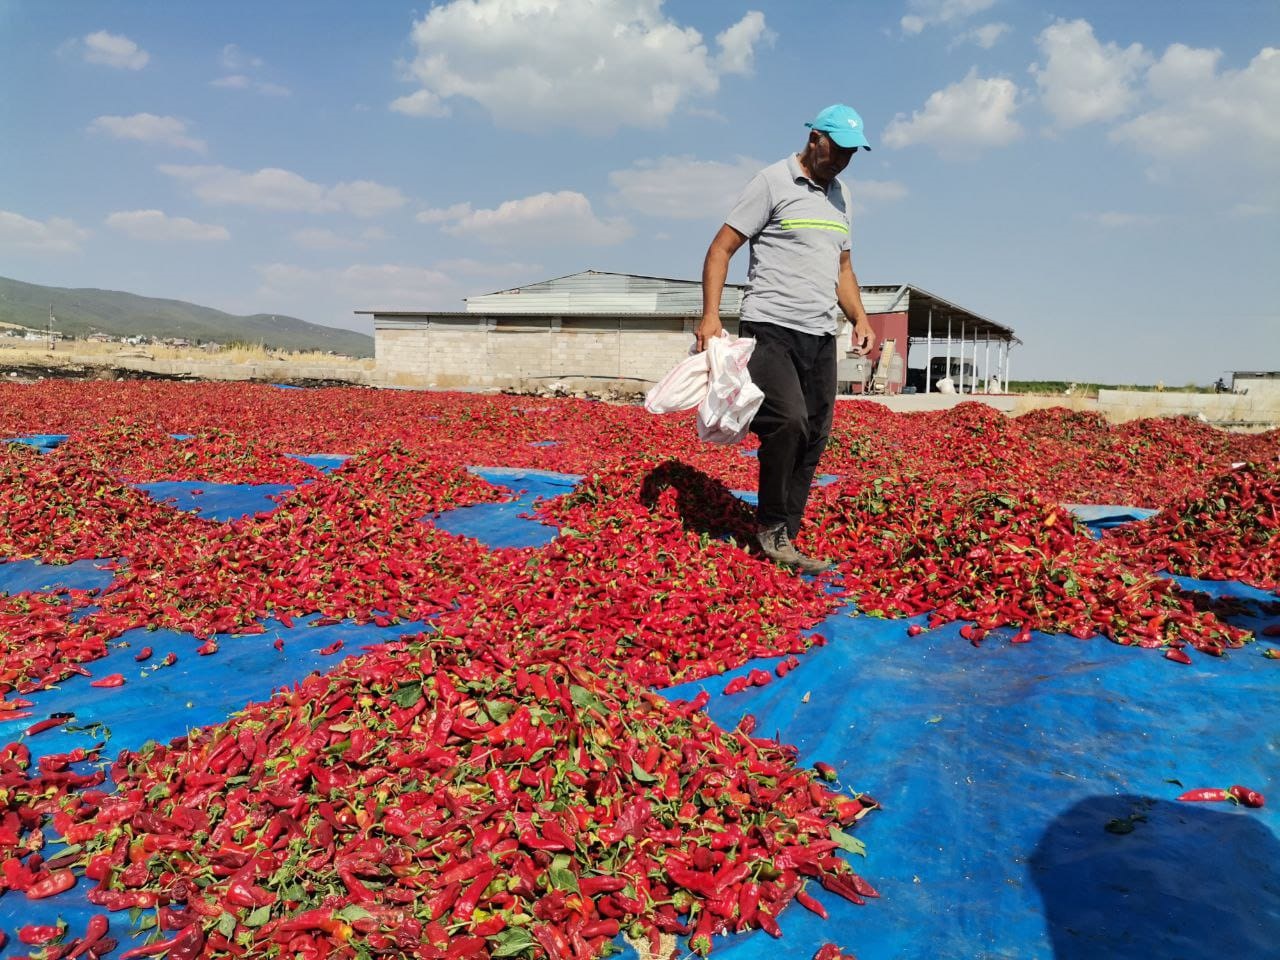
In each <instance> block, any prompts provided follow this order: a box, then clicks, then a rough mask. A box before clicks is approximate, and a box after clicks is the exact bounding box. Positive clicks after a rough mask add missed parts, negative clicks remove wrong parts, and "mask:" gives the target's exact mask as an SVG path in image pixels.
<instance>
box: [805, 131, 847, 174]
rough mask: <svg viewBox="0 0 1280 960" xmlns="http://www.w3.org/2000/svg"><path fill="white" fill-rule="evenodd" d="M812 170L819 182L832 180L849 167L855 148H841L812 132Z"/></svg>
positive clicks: (819, 134) (819, 133)
mask: <svg viewBox="0 0 1280 960" xmlns="http://www.w3.org/2000/svg"><path fill="white" fill-rule="evenodd" d="M813 136H814V140H815V143H814V144H813V170H812V171H810V172H811V173H812V174H813V175H814V176H815V177H816V178H818V179H819V180H834V179H835V178H836V177H838V176H839V175H840V173H841V171H843V170H844V168H845V167H847V166H848V165H849V161H850V160H852V159H853V155H854V154H855V153H857V151H858V148H857V147H842V146H840V145H839V144H838V143H836V142H835V141H834V140H832V139H831V138H830V137H829V136H827V135H826V134H825V133H822V132H820V131H814V134H813Z"/></svg>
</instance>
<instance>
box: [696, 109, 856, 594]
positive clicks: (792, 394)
mask: <svg viewBox="0 0 1280 960" xmlns="http://www.w3.org/2000/svg"><path fill="white" fill-rule="evenodd" d="M805 126H807V127H808V128H809V139H808V142H807V143H806V144H805V147H804V150H803V151H802V152H801V153H798V154H794V155H792V156H789V157H787V158H786V159H785V160H781V161H779V162H778V163H775V164H773V165H772V166H769V167H766V168H765V169H764V170H762V171H760V173H758V174H756V176H755V178H754V179H753V180H752V181H751V183H750V184H748V185H747V188H746V190H745V191H743V193H742V196H741V197H740V198H739V199H738V202H737V204H736V205H735V206H734V208H733V210H732V211H730V213H729V216H728V217H726V218H725V222H724V225H723V226H721V228H720V232H719V233H717V234H716V236H715V239H714V240H712V241H711V246H710V247H709V248H708V249H707V256H706V259H705V261H704V262H703V265H702V320H701V321H700V322H699V324H698V327H697V330H696V331H695V334H696V336H697V348H698V349H699V350H705V349H706V346H707V342H708V341H709V340H710V339H711V338H713V337H716V336H718V335H719V334H720V331H721V329H722V324H721V322H720V297H721V294H722V293H723V291H724V283H725V277H726V276H727V275H728V272H729V261H730V259H732V257H733V255H734V254H735V253H736V252H737V251H738V248H739V247H741V246H742V245H743V243H746V242H747V241H748V240H749V241H750V243H751V263H750V267H749V269H748V273H747V292H746V295H745V296H744V297H743V300H742V314H741V321H742V322H741V327H740V335H741V336H744V337H754V338H755V340H756V347H755V351H754V352H753V353H752V355H751V362H750V364H749V366H748V368H747V369H748V370H749V371H750V373H751V379H752V381H753V382H754V383H755V384H756V385H757V386H758V387H760V389H761V390H762V391H763V392H764V403H763V404H761V406H760V410H759V412H758V413H757V414H756V416H755V419H754V420H753V421H752V422H751V430H752V432H753V433H755V434H756V435H757V436H758V437H759V438H760V506H759V509H758V511H757V519H758V523H759V530H758V539H759V542H760V549H761V550H763V551H764V553H765V555H766V556H768V557H769V558H770V559H772V560H774V561H775V562H777V563H781V564H785V565H787V566H790V567H793V568H796V569H798V570H802V571H805V572H810V573H815V572H818V571H820V570H824V569H826V568H827V566H828V564H826V563H823V562H822V561H820V560H815V559H813V558H810V557H806V556H804V555H803V554H801V553H799V552H798V551H797V550H796V548H795V545H794V541H795V538H796V536H797V535H798V534H799V532H800V522H801V520H802V519H803V517H804V508H805V504H806V503H808V501H809V488H810V485H811V484H812V482H813V474H814V471H815V470H816V469H817V466H818V460H819V458H820V457H821V456H822V451H823V449H824V448H825V447H826V445H827V437H828V436H829V435H830V432H831V418H832V414H833V413H834V412H835V397H836V341H835V334H836V330H837V328H838V324H837V317H838V315H839V314H838V312H837V311H840V312H843V314H844V315H845V316H846V317H848V318H849V320H850V321H852V323H853V345H854V349H855V350H856V351H858V353H859V354H861V355H863V356H865V355H866V354H867V352H868V351H869V350H870V349H871V347H872V345H873V344H874V343H875V334H874V333H873V332H872V330H871V325H870V324H869V323H868V322H867V311H866V310H865V309H864V308H863V305H862V295H861V293H860V292H859V290H858V279H857V277H856V276H854V273H853V267H852V264H851V260H850V255H849V250H850V246H849V226H850V222H851V219H850V210H849V191H848V189H847V188H846V187H845V186H844V184H842V183H841V182H840V181H839V180H837V179H836V177H837V175H838V174H839V173H840V172H841V171H842V170H844V168H845V167H846V166H848V164H849V161H850V160H851V159H852V158H853V155H854V153H856V152H857V150H858V148H859V147H862V148H864V149H867V150H870V149H871V146H870V144H868V143H867V138H866V135H865V133H864V131H863V128H862V118H861V117H860V116H858V114H857V111H855V110H853V109H852V108H851V107H847V106H845V105H843V104H836V105H834V106H830V107H827V108H826V109H825V110H823V111H822V112H821V113H819V114H818V116H817V117H815V118H814V119H813V121H812V122H810V123H807V124H805Z"/></svg>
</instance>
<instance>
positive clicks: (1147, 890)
mask: <svg viewBox="0 0 1280 960" xmlns="http://www.w3.org/2000/svg"><path fill="white" fill-rule="evenodd" d="M1029 866H1030V874H1031V878H1032V880H1033V881H1034V883H1035V885H1036V887H1037V889H1038V890H1039V892H1040V897H1041V899H1042V901H1043V903H1044V914H1045V920H1046V922H1047V924H1048V929H1049V940H1050V943H1051V944H1052V946H1053V954H1052V956H1053V957H1054V958H1055V960H1097V958H1100V957H1105V958H1107V960H1157V958H1163V957H1177V958H1179V960H1219V958H1222V957H1258V958H1262V957H1274V956H1276V954H1277V953H1278V952H1280V840H1277V839H1276V836H1275V834H1274V833H1272V832H1271V830H1269V829H1268V828H1267V827H1266V826H1264V825H1263V824H1262V823H1260V822H1259V820H1258V818H1257V817H1256V816H1254V815H1253V814H1252V812H1251V811H1249V810H1247V809H1246V808H1243V807H1238V808H1232V807H1230V806H1227V805H1222V804H1212V805H1208V804H1196V803H1176V802H1170V801H1168V800H1155V799H1152V798H1151V797H1145V796H1133V795H1126V794H1121V795H1115V796H1093V797H1086V798H1085V799H1083V800H1080V801H1078V802H1077V803H1074V804H1072V806H1071V807H1070V808H1068V809H1067V810H1065V811H1064V812H1062V813H1061V814H1059V815H1058V816H1057V817H1055V818H1054V819H1053V821H1052V822H1051V823H1050V824H1049V826H1048V828H1047V829H1046V830H1045V832H1044V835H1043V836H1042V837H1041V839H1040V843H1039V844H1038V845H1037V846H1036V849H1035V851H1034V852H1033V854H1032V856H1031V859H1030V861H1029ZM1135 918H1144V922H1135Z"/></svg>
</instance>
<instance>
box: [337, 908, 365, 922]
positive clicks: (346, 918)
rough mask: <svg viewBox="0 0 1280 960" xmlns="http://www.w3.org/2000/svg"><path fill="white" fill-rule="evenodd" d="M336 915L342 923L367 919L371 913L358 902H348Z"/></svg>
mask: <svg viewBox="0 0 1280 960" xmlns="http://www.w3.org/2000/svg"><path fill="white" fill-rule="evenodd" d="M336 916H337V918H338V919H339V920H341V921H342V922H343V923H353V922H354V921H356V920H368V919H370V918H371V917H372V916H373V914H372V913H370V912H369V911H368V910H366V909H365V908H364V907H362V906H360V905H359V904H356V903H348V904H347V905H346V906H345V907H343V908H342V909H341V910H339V911H338V912H337V914H336Z"/></svg>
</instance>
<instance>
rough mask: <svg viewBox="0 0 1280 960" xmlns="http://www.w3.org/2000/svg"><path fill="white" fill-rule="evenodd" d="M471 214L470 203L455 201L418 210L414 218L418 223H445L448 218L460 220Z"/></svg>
mask: <svg viewBox="0 0 1280 960" xmlns="http://www.w3.org/2000/svg"><path fill="white" fill-rule="evenodd" d="M470 215H471V204H469V203H455V204H453V205H452V206H448V207H432V208H430V209H427V210H422V211H419V213H418V215H417V216H416V217H415V218H414V219H415V220H417V221H418V222H419V223H447V222H448V221H450V220H461V219H462V218H463V217H467V216H470Z"/></svg>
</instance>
